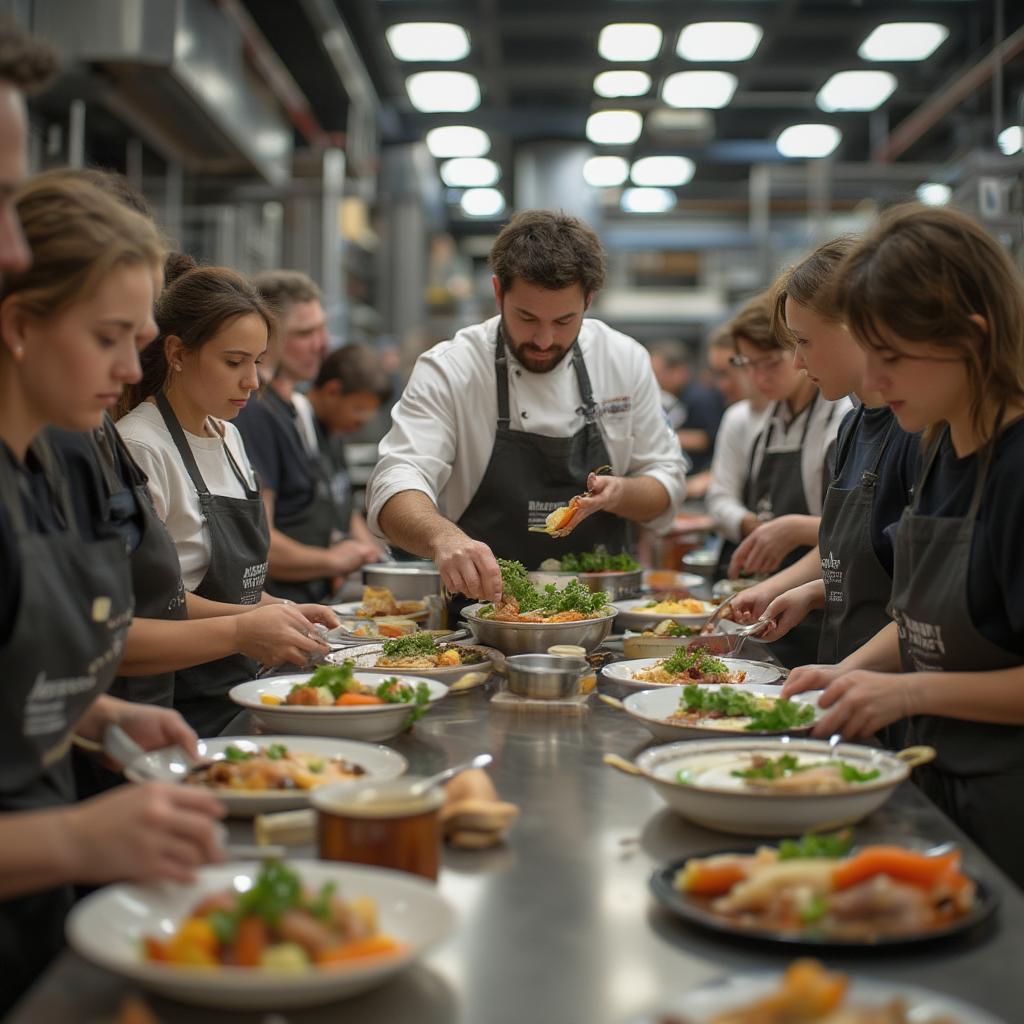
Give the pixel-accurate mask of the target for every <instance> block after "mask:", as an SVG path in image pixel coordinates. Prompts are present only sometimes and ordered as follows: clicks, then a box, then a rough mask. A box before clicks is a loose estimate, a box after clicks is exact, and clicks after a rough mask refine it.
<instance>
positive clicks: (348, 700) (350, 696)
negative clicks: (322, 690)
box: [334, 693, 384, 708]
mask: <svg viewBox="0 0 1024 1024" xmlns="http://www.w3.org/2000/svg"><path fill="white" fill-rule="evenodd" d="M334 703H335V704H336V705H337V706H338V707H343V708H344V707H357V706H360V705H365V704H383V703H384V701H382V700H381V699H380V697H377V696H374V694H372V693H343V694H342V695H341V696H340V697H339V698H338V699H337V700H336V701H335V702H334Z"/></svg>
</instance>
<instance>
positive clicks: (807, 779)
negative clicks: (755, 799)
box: [730, 754, 882, 793]
mask: <svg viewBox="0 0 1024 1024" xmlns="http://www.w3.org/2000/svg"><path fill="white" fill-rule="evenodd" d="M881 774H882V773H881V772H880V771H879V770H878V769H877V768H871V769H869V770H868V771H861V769H860V768H858V767H857V766H856V765H855V764H850V762H849V761H843V760H842V759H841V758H828V759H824V760H823V759H822V758H820V757H819V758H817V759H811V758H808V759H807V760H806V761H803V760H801V758H800V757H799V756H798V755H796V754H780V755H779V756H778V757H765V756H764V754H752V755H751V758H750V767H749V768H740V769H734V770H733V771H732V772H730V775H732V776H733V778H736V779H741V780H742V781H743V783H744V785H746V786H747V787H749V788H750V789H758V790H765V791H770V792H774V793H845V792H846V791H847V790H848V789H851V788H856V787H857V786H860V785H863V784H864V783H865V782H873V781H874V780H875V779H877V778H878V777H879V776H880V775H881Z"/></svg>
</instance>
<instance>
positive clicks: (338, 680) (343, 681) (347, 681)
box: [299, 661, 359, 700]
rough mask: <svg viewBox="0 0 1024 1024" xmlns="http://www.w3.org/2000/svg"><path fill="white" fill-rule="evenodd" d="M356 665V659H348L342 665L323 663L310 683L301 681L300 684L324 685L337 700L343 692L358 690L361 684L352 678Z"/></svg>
mask: <svg viewBox="0 0 1024 1024" xmlns="http://www.w3.org/2000/svg"><path fill="white" fill-rule="evenodd" d="M355 667H356V663H355V662H354V661H346V662H343V663H342V664H341V665H321V666H320V667H319V668H318V669H317V670H316V671H315V672H314V673H313V675H312V676H310V679H309V682H308V683H300V684H299V685H300V686H314V687H317V688H319V687H323V688H324V689H326V690H330V692H331V696H332V697H333V698H334V699H335V700H337V699H338V698H339V697H340V696H341V695H342V694H343V693H350V692H351V691H353V690H356V691H358V689H359V684H358V683H357V682H356V681H355V679H353V678H352V672H353V670H354V669H355Z"/></svg>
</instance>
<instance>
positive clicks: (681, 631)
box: [640, 619, 700, 637]
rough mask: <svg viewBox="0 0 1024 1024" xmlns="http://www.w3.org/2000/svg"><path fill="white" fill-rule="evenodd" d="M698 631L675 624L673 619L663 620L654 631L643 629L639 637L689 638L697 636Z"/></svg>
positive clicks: (692, 627)
mask: <svg viewBox="0 0 1024 1024" xmlns="http://www.w3.org/2000/svg"><path fill="white" fill-rule="evenodd" d="M698 633H700V630H699V629H697V628H695V627H694V626H684V625H683V624H682V623H679V622H676V620H675V619H663V620H662V621H661V622H659V623H658V624H657V625H656V626H655V627H654V629H645V630H644V631H643V632H642V633H641V634H640V635H641V636H659V637H689V636H697V634H698Z"/></svg>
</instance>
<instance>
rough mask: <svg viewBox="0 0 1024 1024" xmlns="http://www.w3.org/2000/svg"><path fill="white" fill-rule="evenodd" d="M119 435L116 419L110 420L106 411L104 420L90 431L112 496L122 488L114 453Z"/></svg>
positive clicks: (105, 482)
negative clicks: (115, 423)
mask: <svg viewBox="0 0 1024 1024" xmlns="http://www.w3.org/2000/svg"><path fill="white" fill-rule="evenodd" d="M117 437H118V433H117V428H116V427H115V426H114V421H113V420H110V419H109V418H108V416H107V414H106V413H104V414H103V422H102V423H101V424H100V425H99V426H98V427H97V428H96V429H95V430H90V431H89V443H90V444H91V445H92V449H93V451H94V452H95V453H96V461H97V462H98V463H99V467H100V472H101V473H102V475H103V486H104V487H105V488H106V490H107V497H108V498H111V497H113V496H114V495H115V494H117V493H118V492H119V491H120V490H121V489H122V484H121V480H120V479H119V478H118V475H117V467H116V464H115V460H116V456H115V454H114V451H115V445H116V444H117V442H116V441H115V438H117Z"/></svg>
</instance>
